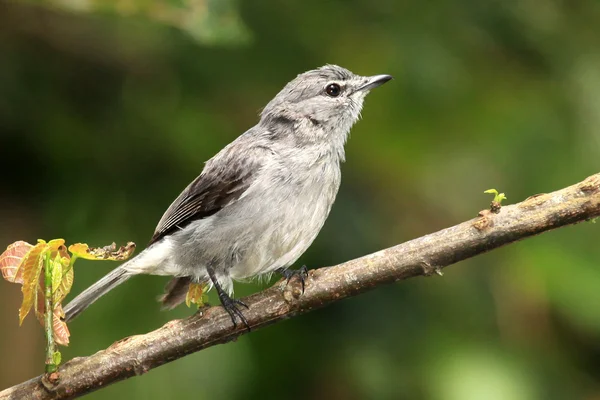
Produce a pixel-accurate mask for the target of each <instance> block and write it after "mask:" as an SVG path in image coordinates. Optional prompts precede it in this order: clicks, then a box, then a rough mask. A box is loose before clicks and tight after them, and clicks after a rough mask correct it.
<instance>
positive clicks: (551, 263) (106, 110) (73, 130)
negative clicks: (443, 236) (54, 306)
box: [0, 0, 600, 400]
mask: <svg viewBox="0 0 600 400" xmlns="http://www.w3.org/2000/svg"><path fill="white" fill-rule="evenodd" d="M598 21H600V3H598V2H597V1H595V0H577V1H559V0H519V1H513V0H507V1H483V2H482V1H475V0H459V1H447V0H435V1H431V2H419V1H395V0H368V1H366V0H327V1H315V0H308V1H280V0H262V1H234V0H180V1H176V0H161V1H145V0H127V1H125V0H123V1H118V2H117V1H114V2H113V1H101V0H60V1H59V0H55V1H36V2H33V1H32V2H25V1H23V2H21V1H14V2H8V3H6V2H1V3H0V150H1V157H0V179H1V181H0V183H1V184H0V244H1V246H0V247H2V248H3V247H4V246H5V245H8V244H9V243H11V242H13V241H16V240H19V239H23V240H27V241H29V242H33V241H35V240H36V239H37V238H45V239H51V238H57V237H63V238H65V239H66V240H67V242H68V243H73V242H87V243H90V244H92V245H106V244H108V243H111V242H113V241H116V242H117V243H120V244H122V243H125V242H126V241H129V240H133V241H135V242H136V243H138V244H139V245H140V246H143V245H144V244H145V243H147V241H148V239H149V238H150V236H151V234H152V232H153V229H154V226H155V224H156V222H157V221H158V219H159V218H160V216H161V215H162V212H163V211H164V210H165V209H166V207H167V206H168V205H169V204H170V202H171V201H172V200H173V199H174V198H175V196H176V195H177V194H178V193H179V192H180V190H181V189H183V187H185V186H186V185H187V183H188V182H189V181H190V180H192V179H193V178H194V177H195V176H196V175H197V174H198V173H199V171H200V170H201V168H202V166H203V163H204V161H205V160H207V159H208V158H210V157H211V156H212V155H213V154H215V153H216V152H217V151H218V150H219V149H221V148H222V147H223V146H224V145H226V144H227V143H229V142H230V141H231V140H233V139H234V138H235V137H236V136H237V135H239V134H240V133H242V132H243V131H244V130H246V129H247V128H249V127H250V126H252V125H253V124H255V123H256V121H257V115H258V113H259V111H260V109H261V107H263V106H264V105H265V104H266V103H267V102H268V101H269V100H270V99H271V98H272V97H273V96H274V95H275V94H276V93H277V92H278V91H279V89H280V88H281V87H282V86H283V85H284V84H285V83H286V82H287V81H289V80H290V79H292V78H293V77H295V76H296V74H298V73H300V72H303V71H305V70H308V69H312V68H315V67H318V66H321V65H323V64H326V63H335V64H339V65H342V66H344V67H347V68H349V69H350V70H352V71H354V72H356V73H359V74H363V75H370V74H380V73H388V74H392V75H394V77H395V80H394V81H392V82H390V83H389V84H387V85H385V86H384V87H382V88H380V89H377V90H376V91H373V93H372V94H371V95H369V98H368V99H367V101H366V104H365V109H364V112H363V120H362V121H360V122H359V123H358V124H357V125H356V126H355V128H354V129H353V132H352V135H351V138H350V141H349V143H348V145H347V159H348V161H347V163H346V164H345V165H344V166H343V176H344V178H343V184H342V187H341V190H340V193H339V196H338V199H337V202H336V204H335V206H334V208H333V211H332V213H331V216H330V218H329V220H328V222H327V224H326V226H325V227H324V229H323V230H322V232H321V234H320V235H319V237H318V238H317V240H316V242H315V243H314V245H313V246H312V247H311V249H310V250H309V251H308V252H307V253H306V254H305V255H304V256H303V257H302V258H301V259H300V261H299V262H298V265H302V264H307V265H308V266H309V267H311V268H315V267H321V266H327V265H333V264H336V263H340V262H343V261H346V260H349V259H352V258H355V257H358V256H361V255H365V254H368V253H370V252H374V251H376V250H379V249H382V248H384V247H388V246H392V245H394V244H397V243H400V242H403V241H406V240H409V239H412V238H415V237H418V236H421V235H424V234H426V233H429V232H433V231H436V230H439V229H442V228H444V227H447V226H450V225H453V224H456V223H459V222H461V221H463V220H466V219H469V218H472V217H474V216H476V215H477V212H478V211H479V210H480V209H483V208H485V207H487V206H488V204H489V202H490V200H491V197H490V196H489V195H484V194H483V191H484V190H486V189H489V188H491V187H494V188H497V189H499V190H501V191H504V192H506V194H507V196H508V201H509V202H517V201H521V200H523V199H524V198H526V197H527V196H529V195H532V194H535V193H540V192H549V191H552V190H555V189H559V188H561V187H564V186H567V185H570V184H573V183H576V182H578V181H580V180H582V179H584V178H585V177H587V176H588V175H591V174H593V173H596V172H598V171H599V160H600V132H599V128H598V124H599V122H600V23H599V22H598ZM599 229H600V225H597V224H592V223H584V224H580V225H578V226H574V227H567V228H564V229H560V230H559V231H556V232H552V233H548V234H545V235H543V236H540V237H536V238H532V239H529V240H526V241H524V242H521V243H516V244H513V245H511V246H508V247H506V248H504V249H499V250H497V251H494V252H492V253H490V254H487V255H483V256H480V257H477V258H475V259H473V260H470V261H467V262H462V263H460V264H458V265H456V266H452V267H451V268H448V269H447V270H446V274H445V276H444V277H443V278H439V277H436V278H428V279H424V278H419V279H412V280H409V281H406V282H402V283H400V284H395V285H391V286H387V287H382V288H379V289H377V290H374V291H372V292H370V293H367V294H364V295H361V296H359V297H356V298H353V299H350V300H346V301H343V302H341V303H339V304H335V305H333V306H330V307H327V308H326V309H322V310H318V311H315V312H311V313H310V314H308V315H305V316H301V317H298V318H294V319H293V320H290V321H286V322H283V323H279V324H276V325H275V326H271V327H268V328H266V329H262V330H259V331H256V332H253V333H251V334H250V335H246V336H244V337H242V338H240V339H239V340H238V341H237V342H235V343H229V344H226V345H220V346H217V347H214V348H211V349H208V350H206V351H202V352H200V353H197V354H193V355H191V356H188V357H186V358H184V359H182V360H179V361H176V362H173V363H170V364H168V365H165V366H163V367H161V368H158V369H156V370H152V371H150V372H149V373H148V374H146V375H144V376H140V377H137V378H134V379H130V380H128V381H125V382H121V383H118V384H115V385H112V386H110V387H108V388H106V389H103V390H101V391H99V392H96V393H93V394H91V395H89V397H88V398H90V399H96V400H100V399H125V398H136V399H184V398H187V399H211V400H218V399H263V398H277V399H284V398H289V399H300V398H302V399H306V398H308V399H434V400H435V399H440V400H441V399H444V400H445V399H450V400H454V399H456V400H459V399H460V400H471V399H473V400H480V399H491V400H496V399H498V400H500V399H502V400H504V399H508V400H531V399H586V400H592V399H600V266H599V264H600V246H598V240H599V238H600V230H599ZM114 266H115V265H114V264H111V263H108V262H105V263H94V262H86V261H79V262H78V265H77V270H76V274H75V286H74V289H73V293H78V292H80V291H81V290H83V289H84V288H85V287H87V286H88V285H90V284H91V283H92V282H94V281H95V280H96V279H98V278H99V277H101V276H102V275H104V274H105V273H106V272H107V271H108V270H109V269H110V268H113V267H114ZM165 283H166V278H163V277H138V278H136V279H132V280H131V281H129V282H127V283H126V284H125V285H123V286H122V287H119V288H118V290H115V291H113V292H111V293H110V294H109V295H107V296H106V297H105V298H103V299H102V300H101V301H99V302H98V303H97V304H96V305H94V306H93V307H92V308H90V309H89V310H88V311H87V312H86V313H85V314H83V315H82V316H81V317H80V318H78V319H77V320H75V321H74V322H73V323H72V324H71V326H70V327H71V333H72V337H71V340H72V343H71V345H70V346H69V347H68V348H66V349H64V351H63V359H69V358H72V357H75V356H84V355H89V354H92V353H94V352H96V351H97V350H100V349H103V348H105V347H107V346H109V345H110V344H111V343H113V342H114V341H116V340H118V339H120V338H123V337H125V336H128V335H133V334H139V333H144V332H147V331H149V330H152V329H155V328H158V327H160V326H161V325H162V324H163V323H165V322H167V321H168V320H170V319H173V318H182V317H185V316H187V315H190V314H192V312H193V310H190V309H187V308H186V307H185V306H183V307H180V308H178V309H177V310H175V311H172V312H161V311H159V307H158V305H157V304H156V303H155V301H154V299H155V296H156V295H157V294H159V293H161V292H162V288H163V286H164V284H165ZM262 287H263V286H261V285H259V284H240V285H237V286H236V294H237V295H239V296H243V295H247V294H250V293H253V292H255V291H257V290H260V289H261V288H262ZM210 296H211V297H210V300H211V302H213V303H217V302H218V300H217V299H216V297H215V295H214V293H211V295H210ZM20 300H21V293H20V288H19V287H18V286H17V285H11V284H9V283H7V282H0V302H1V304H2V306H1V307H0V321H2V322H1V326H2V329H0V354H1V358H2V362H1V363H0V388H5V387H8V386H10V385H13V384H16V383H18V382H20V381H23V380H26V379H28V378H31V377H33V376H35V375H37V374H39V373H41V372H42V368H43V357H44V356H43V346H44V341H43V333H42V330H41V329H40V326H39V325H38V323H37V321H35V320H34V319H33V318H29V319H28V320H27V321H26V322H25V323H24V326H22V327H20V328H19V326H18V319H17V310H18V308H19V304H20Z"/></svg>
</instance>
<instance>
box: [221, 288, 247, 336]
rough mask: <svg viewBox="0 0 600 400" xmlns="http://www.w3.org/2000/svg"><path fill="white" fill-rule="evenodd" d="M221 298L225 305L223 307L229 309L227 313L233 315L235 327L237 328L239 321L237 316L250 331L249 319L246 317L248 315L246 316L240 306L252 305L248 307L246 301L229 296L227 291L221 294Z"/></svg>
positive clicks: (232, 319)
mask: <svg viewBox="0 0 600 400" xmlns="http://www.w3.org/2000/svg"><path fill="white" fill-rule="evenodd" d="M219 300H221V304H222V305H223V308H224V309H225V311H227V314H229V316H230V317H231V322H233V327H234V328H237V321H236V317H237V318H239V319H240V321H242V323H243V324H244V325H245V326H246V328H247V329H248V331H250V330H251V329H250V325H249V324H248V320H247V319H246V317H244V314H243V313H242V310H240V307H246V309H249V308H250V307H248V305H247V304H246V303H244V302H243V301H241V300H238V299H233V298H231V297H229V296H228V295H226V294H225V293H223V294H222V295H221V296H219Z"/></svg>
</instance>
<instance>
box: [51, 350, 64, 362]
mask: <svg viewBox="0 0 600 400" xmlns="http://www.w3.org/2000/svg"><path fill="white" fill-rule="evenodd" d="M61 361H62V354H60V351H55V352H54V353H52V362H53V363H54V365H60V362H61Z"/></svg>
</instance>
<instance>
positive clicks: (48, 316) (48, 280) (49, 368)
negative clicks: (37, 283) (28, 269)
mask: <svg viewBox="0 0 600 400" xmlns="http://www.w3.org/2000/svg"><path fill="white" fill-rule="evenodd" d="M50 264H51V262H50V252H46V253H45V254H44V290H45V292H46V293H45V297H46V298H45V299H44V301H45V304H44V329H45V331H46V373H52V372H54V371H56V363H55V362H54V352H55V351H56V346H55V345H54V331H53V329H52V327H53V325H52V322H53V320H52V318H53V317H54V304H53V303H54V302H53V301H52V268H51V266H50Z"/></svg>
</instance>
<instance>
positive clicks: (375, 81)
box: [356, 75, 392, 92]
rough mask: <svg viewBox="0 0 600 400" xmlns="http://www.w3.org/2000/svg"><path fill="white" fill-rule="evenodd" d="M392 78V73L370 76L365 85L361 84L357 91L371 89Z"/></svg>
mask: <svg viewBox="0 0 600 400" xmlns="http://www.w3.org/2000/svg"><path fill="white" fill-rule="evenodd" d="M391 79H392V76H391V75H375V76H370V77H369V78H367V82H366V83H365V84H364V85H362V86H359V87H358V89H356V91H357V92H359V91H361V90H371V89H373V88H376V87H377V86H381V85H383V84H384V83H386V82H387V81H389V80H391Z"/></svg>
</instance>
